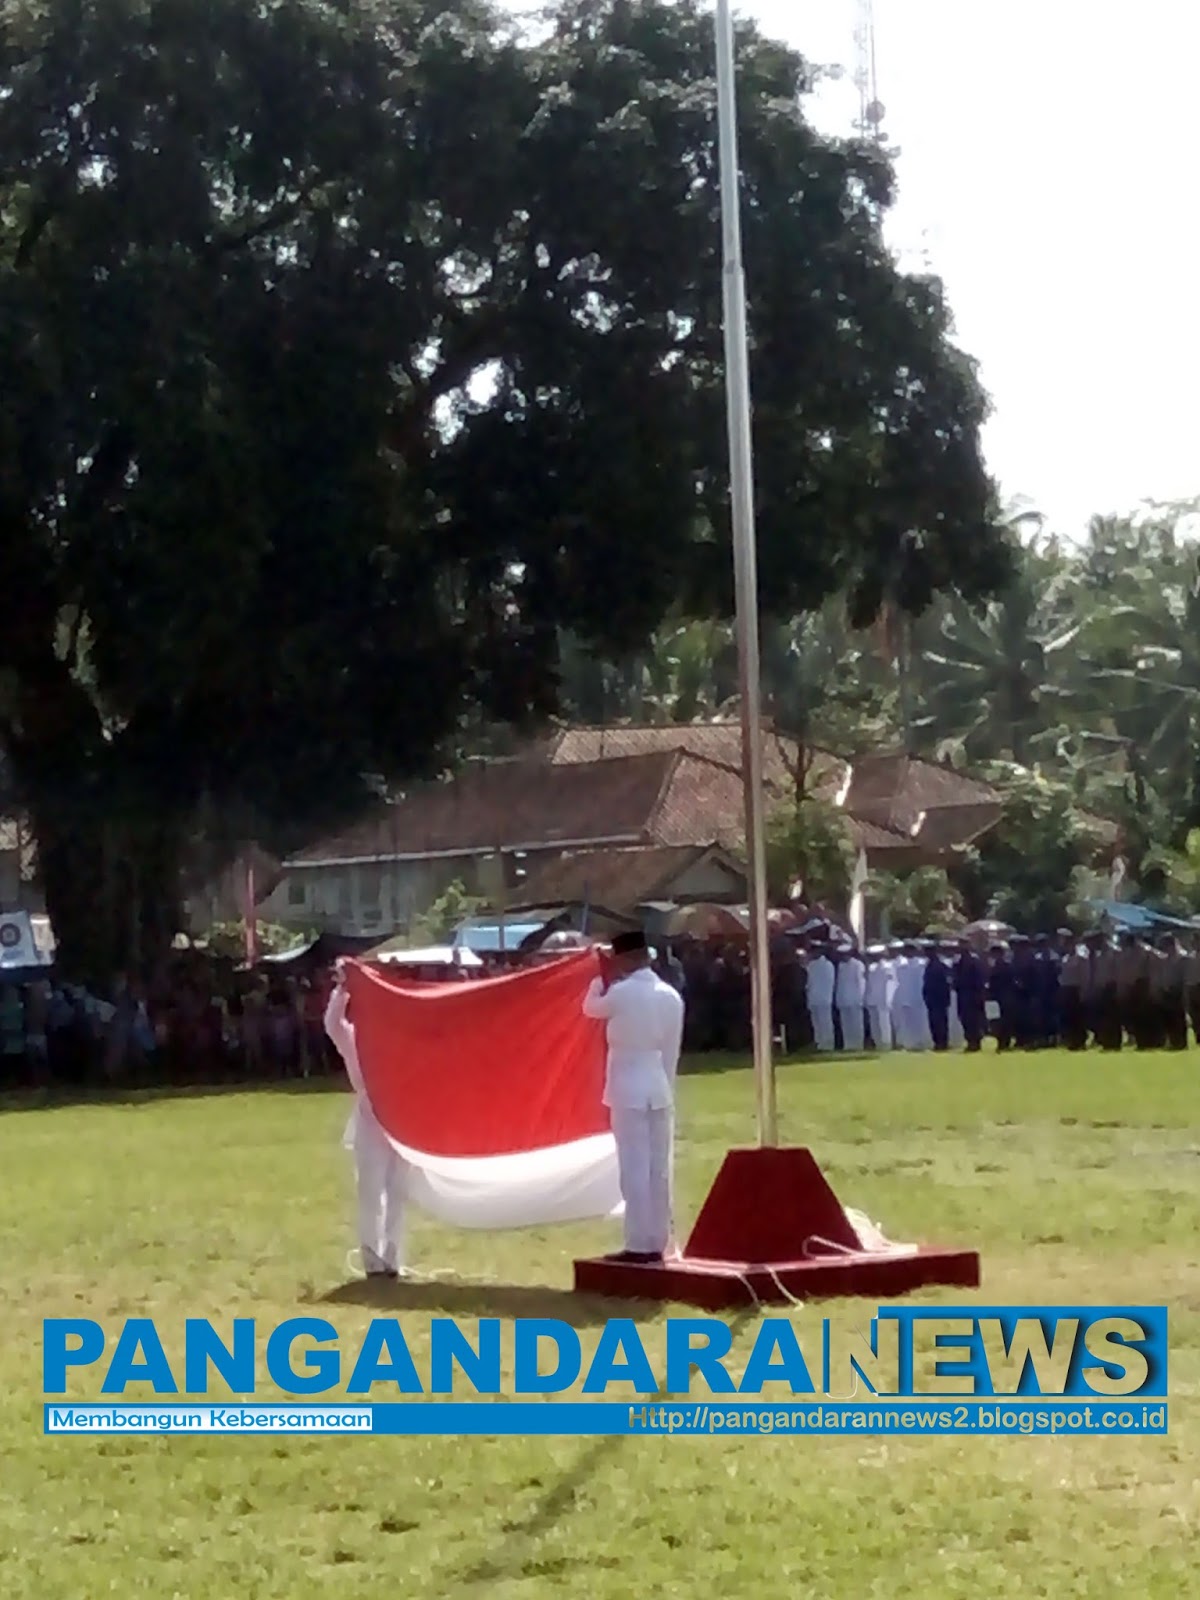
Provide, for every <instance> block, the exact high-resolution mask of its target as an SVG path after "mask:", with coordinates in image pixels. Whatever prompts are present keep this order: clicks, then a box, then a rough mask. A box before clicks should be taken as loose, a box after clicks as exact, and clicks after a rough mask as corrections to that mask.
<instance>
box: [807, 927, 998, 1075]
mask: <svg viewBox="0 0 1200 1600" xmlns="http://www.w3.org/2000/svg"><path fill="white" fill-rule="evenodd" d="M806 978H807V990H806V998H807V1002H808V1012H809V1016H810V1018H811V1021H812V1031H813V1039H814V1043H815V1044H816V1047H817V1049H818V1050H835V1049H845V1050H851V1051H854V1050H861V1049H863V1048H864V1047H866V1048H869V1049H875V1050H891V1049H893V1048H894V1049H899V1050H948V1049H950V1048H952V1047H954V1048H958V1047H961V1046H963V1045H966V1047H967V1049H968V1050H978V1049H979V1048H980V1046H981V1044H982V1041H983V1038H984V1035H985V1033H986V1031H987V972H986V969H985V966H984V963H983V962H982V961H981V960H980V958H979V956H978V955H976V954H975V952H974V951H973V950H972V949H971V948H970V947H969V946H968V945H965V944H963V945H959V944H953V943H943V944H935V943H934V942H933V941H931V940H919V941H913V942H911V943H897V944H894V945H891V946H888V947H885V946H882V945H875V946H871V947H869V948H868V949H867V950H866V951H865V953H864V955H861V956H860V955H859V954H858V952H857V950H856V949H854V948H852V947H838V946H836V945H832V944H826V945H821V946H818V947H816V948H815V949H814V950H813V952H812V954H811V955H810V958H809V961H808V963H807V970H806Z"/></svg>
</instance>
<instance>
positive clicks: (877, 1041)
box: [871, 1006, 892, 1050]
mask: <svg viewBox="0 0 1200 1600" xmlns="http://www.w3.org/2000/svg"><path fill="white" fill-rule="evenodd" d="M871 1039H872V1042H873V1043H874V1045H875V1048H876V1050H890V1049H891V1048H892V1013H891V1008H890V1007H889V1006H872V1007H871Z"/></svg>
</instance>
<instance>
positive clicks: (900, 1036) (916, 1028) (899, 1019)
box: [894, 944, 929, 1050]
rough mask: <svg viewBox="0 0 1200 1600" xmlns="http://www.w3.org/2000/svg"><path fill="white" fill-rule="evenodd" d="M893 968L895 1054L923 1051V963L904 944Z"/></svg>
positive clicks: (912, 947) (925, 1022)
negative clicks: (894, 987)
mask: <svg viewBox="0 0 1200 1600" xmlns="http://www.w3.org/2000/svg"><path fill="white" fill-rule="evenodd" d="M902 954H903V961H902V962H900V963H898V964H897V968H896V1005H895V1013H894V1015H895V1031H896V1048H897V1049H899V1050H924V1049H925V1034H926V1032H927V1031H928V1027H929V1017H928V1013H927V1012H926V1010H925V963H924V961H923V960H922V959H921V957H920V955H919V954H918V951H917V947H916V945H913V944H906V945H905V946H904V949H903V952H902Z"/></svg>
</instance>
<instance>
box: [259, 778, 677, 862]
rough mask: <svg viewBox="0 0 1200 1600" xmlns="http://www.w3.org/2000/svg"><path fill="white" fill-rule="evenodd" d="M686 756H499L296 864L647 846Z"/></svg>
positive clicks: (306, 853)
mask: <svg viewBox="0 0 1200 1600" xmlns="http://www.w3.org/2000/svg"><path fill="white" fill-rule="evenodd" d="M675 760H676V757H675V756H674V755H673V754H672V753H671V752H670V751H663V752H659V753H658V754H652V755H644V756H631V757H628V758H625V759H621V760H616V761H602V762H594V763H590V764H579V765H573V766H563V767H555V768H551V769H550V770H547V769H546V767H545V766H543V765H536V766H535V765H531V764H530V763H529V762H528V761H496V762H488V763H480V764H479V765H477V766H475V767H473V768H468V769H467V770H466V771H465V772H463V773H461V774H459V775H458V776H457V777H455V778H453V779H450V780H448V781H447V782H445V783H436V784H425V785H422V786H420V787H419V788H416V789H413V790H412V791H411V792H410V793H409V794H408V795H406V796H405V798H404V799H403V800H401V801H399V802H398V803H397V804H396V805H394V806H388V807H381V808H380V809H379V810H378V811H377V812H376V813H375V814H374V815H373V816H371V817H369V818H367V819H365V820H364V821H363V822H361V823H359V824H357V825H356V826H355V827H353V828H350V829H348V830H346V831H345V832H343V833H341V834H338V835H336V836H334V837H332V838H328V839H324V840H322V841H320V842H319V843H318V844H315V845H312V846H310V847H309V848H307V849H305V850H302V851H299V852H298V853H297V854H296V855H294V856H292V857H291V859H290V861H289V863H288V865H289V866H303V865H308V866H312V865H315V864H317V863H319V862H335V861H364V860H372V859H380V858H383V859H389V858H393V859H394V858H396V857H412V856H418V857H419V856H438V855H455V854H463V855H470V854H475V853H478V852H481V851H486V850H498V849H506V850H511V849H519V848H521V847H522V846H526V845H541V846H543V847H545V846H554V845H563V846H568V845H583V844H603V843H610V842H616V841H620V842H626V841H628V842H630V843H642V842H650V841H651V840H652V839H654V838H655V837H656V835H654V834H652V833H651V831H650V824H651V819H652V817H653V816H654V813H655V810H656V808H657V806H658V803H659V799H660V797H661V795H662V793H663V790H664V787H665V786H666V783H667V780H668V777H669V776H670V772H671V768H672V765H673V764H674V762H675Z"/></svg>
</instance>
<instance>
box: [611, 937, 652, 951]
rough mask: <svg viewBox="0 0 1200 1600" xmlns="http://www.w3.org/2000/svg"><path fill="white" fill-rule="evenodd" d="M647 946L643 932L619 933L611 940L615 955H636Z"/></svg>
mask: <svg viewBox="0 0 1200 1600" xmlns="http://www.w3.org/2000/svg"><path fill="white" fill-rule="evenodd" d="M647 948H648V947H647V944H646V935H645V934H644V933H619V934H617V936H616V938H615V939H614V940H613V942H612V952H613V955H615V956H632V955H637V954H638V953H639V952H640V951H642V950H645V949H647Z"/></svg>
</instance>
